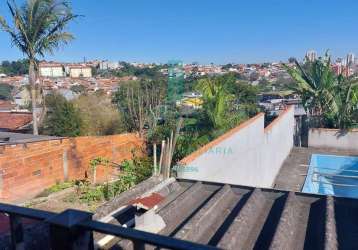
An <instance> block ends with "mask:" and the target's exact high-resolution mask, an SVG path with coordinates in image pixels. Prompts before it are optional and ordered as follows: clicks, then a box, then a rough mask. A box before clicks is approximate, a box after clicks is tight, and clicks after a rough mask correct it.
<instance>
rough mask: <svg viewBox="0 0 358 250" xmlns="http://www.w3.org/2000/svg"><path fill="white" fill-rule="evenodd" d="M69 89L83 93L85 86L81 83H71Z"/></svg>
mask: <svg viewBox="0 0 358 250" xmlns="http://www.w3.org/2000/svg"><path fill="white" fill-rule="evenodd" d="M70 90H71V91H73V92H74V93H77V94H83V93H85V92H86V87H85V86H83V85H73V86H71V88H70Z"/></svg>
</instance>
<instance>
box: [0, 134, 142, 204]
mask: <svg viewBox="0 0 358 250" xmlns="http://www.w3.org/2000/svg"><path fill="white" fill-rule="evenodd" d="M144 150H145V143H144V141H143V140H142V139H141V138H139V137H138V136H137V135H136V134H120V135H113V136H98V137H94V136H89V137H76V138H65V139H59V140H49V141H42V142H34V143H26V144H16V145H4V146H0V201H1V202H21V201H25V200H27V199H29V198H32V197H34V196H36V195H37V194H39V193H40V192H42V191H43V190H44V189H46V188H48V187H50V186H52V185H54V184H56V183H58V182H62V181H65V180H66V175H67V179H68V180H76V179H84V178H85V177H86V176H87V177H89V178H92V171H91V170H90V167H89V163H90V161H91V160H92V159H94V158H96V157H106V158H108V159H110V160H111V161H113V162H115V163H118V164H120V163H121V162H123V161H124V160H125V159H130V158H132V155H133V154H132V152H135V153H136V154H143V153H144ZM116 173H117V170H116V169H113V168H111V170H110V174H109V177H110V178H113V177H114V175H115V174H116ZM96 176H97V181H99V182H100V181H104V180H106V179H107V177H108V175H107V174H106V171H105V167H103V166H98V167H97V174H96Z"/></svg>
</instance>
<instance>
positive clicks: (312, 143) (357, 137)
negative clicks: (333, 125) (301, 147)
mask: <svg viewBox="0 0 358 250" xmlns="http://www.w3.org/2000/svg"><path fill="white" fill-rule="evenodd" d="M308 146H309V147H315V148H334V149H338V150H339V149H340V150H353V151H358V129H352V130H348V131H342V130H338V129H325V128H315V129H310V130H309V134H308Z"/></svg>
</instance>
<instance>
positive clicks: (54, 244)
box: [48, 209, 94, 250]
mask: <svg viewBox="0 0 358 250" xmlns="http://www.w3.org/2000/svg"><path fill="white" fill-rule="evenodd" d="M92 215H93V214H92V213H87V212H82V211H77V210H72V209H69V210H66V211H64V212H63V213H61V214H58V215H56V216H55V217H53V218H51V219H49V220H48V222H49V223H50V241H51V249H53V250H60V249H68V250H82V249H83V250H84V249H86V250H87V249H94V244H93V233H92V231H87V230H86V229H84V228H81V227H80V226H79V223H81V222H84V221H87V220H91V219H92Z"/></svg>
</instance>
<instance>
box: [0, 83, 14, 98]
mask: <svg viewBox="0 0 358 250" xmlns="http://www.w3.org/2000/svg"><path fill="white" fill-rule="evenodd" d="M12 89H13V86H11V85H9V84H6V83H0V100H11V99H12V95H11V92H12Z"/></svg>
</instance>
